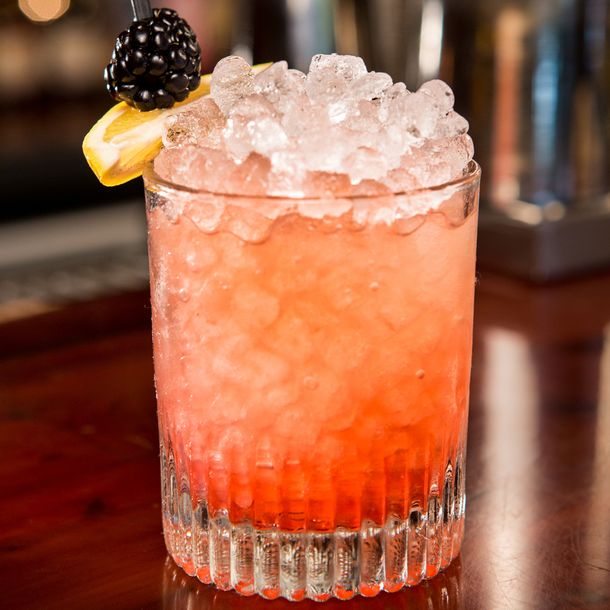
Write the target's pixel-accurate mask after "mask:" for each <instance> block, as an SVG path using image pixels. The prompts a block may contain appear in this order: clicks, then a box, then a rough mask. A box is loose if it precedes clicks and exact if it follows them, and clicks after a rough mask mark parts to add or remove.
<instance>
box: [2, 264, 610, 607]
mask: <svg viewBox="0 0 610 610" xmlns="http://www.w3.org/2000/svg"><path fill="white" fill-rule="evenodd" d="M149 316H150V309H149V306H148V304H147V295H146V294H144V293H134V294H128V295H123V296H116V297H112V298H107V299H105V300H100V301H96V302H91V303H85V304H80V305H74V306H70V307H66V308H63V309H60V310H58V311H53V312H50V313H47V314H44V315H38V316H36V317H32V318H29V319H26V320H21V321H17V322H12V323H8V324H4V325H1V326H0V456H1V458H2V459H1V461H0V608H2V609H5V608H6V609H7V610H26V609H27V610H32V609H34V610H37V609H42V610H72V609H78V610H81V609H87V610H106V609H114V610H119V609H124V610H132V609H134V610H135V609H163V610H182V609H188V610H200V609H205V610H212V609H214V610H221V609H222V610H224V609H229V608H230V609H238V610H239V609H250V608H256V609H263V610H264V609H268V608H272V609H273V610H279V609H281V608H288V607H290V608H299V609H303V610H305V609H306V608H313V607H314V604H313V602H301V604H300V605H299V606H295V605H292V604H290V603H289V602H284V601H275V602H268V601H265V600H262V599H258V598H241V597H238V596H237V595H236V594H234V593H227V592H220V591H216V590H215V589H214V588H213V587H210V586H205V585H201V584H199V583H198V582H197V581H195V580H193V579H191V578H189V577H186V576H185V575H183V573H182V572H181V571H180V570H179V569H177V568H175V567H174V566H173V565H172V563H171V561H169V560H168V559H167V556H166V553H165V548H164V544H163V537H162V532H161V514H160V489H159V487H160V484H159V456H158V438H157V423H156V414H155V400H154V391H153V381H152V378H153V372H152V358H151V338H150V329H149ZM475 319H476V323H475V341H474V363H473V381H472V399H471V414H470V428H469V439H468V465H467V475H466V481H467V498H468V501H467V520H466V538H465V541H464V546H463V550H462V554H461V557H460V558H459V559H458V560H457V561H456V562H454V564H453V565H452V566H451V567H450V568H449V569H448V570H447V571H446V572H445V573H443V574H441V575H439V576H438V577H437V578H435V579H433V580H432V581H431V582H429V583H426V584H424V585H421V586H419V587H415V588H412V589H404V590H403V591H401V592H399V593H394V594H391V595H388V594H381V595H379V596H378V597H376V598H374V599H355V600H352V601H350V602H339V601H337V600H332V601H330V602H326V606H325V607H326V608H329V609H330V608H333V609H334V608H339V607H340V608H345V609H346V610H349V609H355V608H362V609H364V610H372V609H377V608H380V609H381V608H387V609H397V610H398V609H410V608H416V609H418V610H419V609H422V610H424V609H426V610H430V609H436V608H439V609H441V608H442V609H449V608H451V609H454V608H455V609H457V608H463V609H467V610H471V609H478V608H480V609H485V610H489V609H492V610H496V609H503V608H507V609H521V608H523V609H529V608H535V609H538V608H542V609H546V608H548V609H562V608H600V609H601V608H610V273H606V274H601V275H597V276H594V277H589V278H586V279H581V280H578V281H572V282H567V283H562V284H555V285H552V286H544V287H536V286H531V285H528V284H525V283H520V282H518V281H516V280H511V279H507V278H502V277H499V276H493V275H490V274H487V273H482V274H481V275H480V276H479V282H478V287H477V301H476V311H475ZM315 607H316V608H320V606H318V605H316V606H315Z"/></svg>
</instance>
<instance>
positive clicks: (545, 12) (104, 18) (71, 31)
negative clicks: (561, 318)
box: [0, 0, 610, 319]
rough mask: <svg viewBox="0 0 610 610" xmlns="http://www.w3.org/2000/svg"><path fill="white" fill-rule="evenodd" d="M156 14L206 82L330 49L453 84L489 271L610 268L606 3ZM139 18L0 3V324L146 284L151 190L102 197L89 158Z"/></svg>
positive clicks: (88, 8) (77, 6) (188, 5)
mask: <svg viewBox="0 0 610 610" xmlns="http://www.w3.org/2000/svg"><path fill="white" fill-rule="evenodd" d="M152 4H153V6H168V7H172V8H175V9H176V10H178V12H179V13H180V14H181V15H182V16H183V17H185V18H186V19H187V20H188V21H189V23H190V24H191V25H192V27H193V28H194V30H195V31H196V32H197V35H198V38H199V41H200V43H201V46H202V52H203V71H204V72H209V71H211V70H212V69H213V66H214V64H215V63H216V61H218V59H220V58H221V57H223V56H225V55H227V54H230V53H235V54H240V55H242V56H244V57H246V58H247V59H248V60H250V61H253V62H263V61H271V60H274V59H279V58H287V59H288V60H289V62H290V64H291V65H292V66H294V67H298V68H300V69H306V68H307V66H308V64H309V61H310V58H311V56H312V55H313V54H315V53H320V52H333V51H337V52H340V53H351V54H358V55H362V56H363V57H364V59H365V61H366V62H367V65H368V67H369V69H374V70H382V71H386V72H388V73H389V74H391V76H392V77H393V78H394V79H395V80H404V81H405V82H406V84H407V86H408V87H409V88H410V89H415V88H417V86H418V85H419V84H421V83H422V82H423V81H425V80H428V79H430V78H435V77H440V78H442V79H444V80H446V81H447V82H448V83H449V84H450V85H451V86H452V87H453V89H454V91H455V94H456V108H457V110H458V111H459V112H460V113H461V114H463V115H464V116H466V117H467V118H468V119H469V121H470V126H471V134H472V136H473V139H474V142H475V150H476V158H477V159H478V161H479V162H480V164H481V165H482V167H483V175H484V180H483V186H482V204H481V232H480V244H479V261H480V265H481V266H482V267H483V268H486V267H487V268H491V269H497V270H500V271H503V272H507V273H509V274H513V275H517V276H520V277H523V278H527V279H528V280H534V281H537V282H544V281H549V280H556V279H561V278H564V277H573V276H575V275H579V274H583V273H589V272H591V271H593V270H596V269H600V268H605V267H607V266H609V265H610V195H609V190H610V189H609V182H610V151H609V146H610V117H609V106H608V105H609V94H610V46H609V44H608V36H609V34H610V8H609V3H608V1H607V0H537V1H536V2H534V1H526V0H374V1H373V0H188V1H186V0H164V1H163V2H154V1H153V2H152ZM130 19H131V7H130V5H129V2H128V1H127V0H104V1H102V0H0V142H2V146H1V147H0V192H1V193H2V197H1V199H2V203H3V205H2V206H0V302H2V303H4V305H5V306H4V310H3V311H4V312H5V313H4V314H0V319H1V316H2V315H4V316H5V317H11V316H14V315H17V314H15V311H24V309H23V308H24V306H26V305H25V303H28V305H27V306H26V309H27V307H31V308H33V309H36V307H38V305H37V304H36V303H37V299H38V301H39V300H40V298H41V295H42V296H44V297H45V299H46V300H47V301H49V300H53V299H55V300H62V299H73V298H77V299H86V298H89V297H91V296H92V295H95V294H98V293H99V292H104V291H112V290H122V289H124V288H125V287H131V286H136V285H145V283H146V257H145V244H144V239H145V228H144V224H143V199H142V195H141V189H142V187H141V184H140V183H139V181H134V182H132V183H130V184H127V185H125V186H122V187H118V188H113V189H107V188H105V187H102V186H101V185H99V184H98V182H97V180H96V179H95V178H94V176H93V174H92V173H91V172H90V170H89V169H88V167H87V165H86V162H85V160H84V158H83V156H82V153H81V142H82V138H83V136H84V134H85V133H86V132H87V131H88V129H89V128H90V127H91V125H92V124H93V123H94V122H95V121H96V120H97V119H98V118H99V117H100V116H101V115H102V113H103V112H104V111H105V110H106V109H107V108H109V107H110V105H111V104H112V101H111V100H110V98H109V97H108V96H107V94H106V93H105V89H104V83H103V78H102V72H103V69H104V67H105V65H106V63H107V62H108V60H109V57H110V53H111V51H112V46H113V43H114V39H115V37H116V35H117V34H118V33H119V32H120V31H121V30H122V29H124V28H125V27H126V26H127V25H128V24H129V22H130ZM49 295H54V296H52V297H50V296H49ZM15 301H18V302H19V306H18V307H17V309H15V308H12V309H11V308H10V307H7V306H6V304H7V303H9V302H11V303H13V302H15Z"/></svg>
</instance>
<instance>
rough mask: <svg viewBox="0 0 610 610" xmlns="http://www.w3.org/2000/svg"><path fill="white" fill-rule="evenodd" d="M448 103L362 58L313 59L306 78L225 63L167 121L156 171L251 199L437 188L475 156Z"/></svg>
mask: <svg viewBox="0 0 610 610" xmlns="http://www.w3.org/2000/svg"><path fill="white" fill-rule="evenodd" d="M453 103H454V97H453V92H452V91H451V89H450V88H449V86H448V85H447V84H445V83H444V82H442V81H440V80H432V81H429V82H427V83H424V84H423V85H422V86H421V87H420V88H419V89H418V90H417V91H415V92H410V91H408V90H407V88H406V87H405V85H404V84H403V83H392V79H391V78H390V76H388V75H387V74H384V73H381V72H368V71H367V69H366V66H365V65H364V62H363V61H362V59H360V58H359V57H353V56H349V55H316V56H315V57H314V58H313V59H312V61H311V65H310V67H309V73H308V74H307V75H305V74H303V73H302V72H299V71H298V70H292V69H289V68H288V65H287V64H286V62H284V61H280V62H277V63H274V64H272V65H271V66H270V67H269V68H267V69H266V70H264V71H263V72H260V73H259V74H256V75H254V73H253V71H252V68H251V66H250V65H249V64H248V63H247V62H246V61H244V60H243V59H241V58H240V57H235V56H232V57H227V58H225V59H223V60H221V61H220V62H219V63H218V64H217V65H216V68H215V69H214V73H213V75H212V81H211V95H210V96H209V97H206V98H203V99H200V100H197V101H195V102H193V103H191V104H189V106H188V110H186V111H183V112H181V113H179V114H174V115H172V116H171V117H170V118H169V119H168V122H167V125H166V132H165V135H164V138H163V143H164V146H165V148H164V150H163V151H162V152H161V154H160V156H159V157H158V159H157V164H156V168H157V171H159V172H160V173H161V175H163V176H164V177H166V178H169V179H172V180H174V181H175V182H178V183H181V184H185V185H186V186H189V187H192V188H203V189H206V190H210V191H213V192H224V193H233V194H236V193H239V194H248V195H252V194H255V195H262V194H270V195H285V196H297V197H298V196H301V197H302V196H315V195H317V194H325V195H327V194H329V193H335V194H337V195H339V196H345V195H348V194H353V193H363V192H364V193H365V194H367V193H369V192H376V191H377V192H381V193H383V192H385V193H389V192H395V193H396V192H402V191H409V190H412V189H414V188H421V187H426V186H433V185H435V184H441V183H443V182H446V181H448V180H451V179H454V178H456V177H458V176H460V175H461V174H462V172H463V170H464V168H465V167H466V166H467V165H468V162H469V161H470V160H471V159H472V155H473V146H472V140H471V139H470V136H468V134H467V131H468V122H467V121H466V119H464V118H463V117H462V116H460V115H459V114H457V113H456V112H455V111H454V110H453ZM341 176H345V177H346V180H345V181H342V180H341ZM338 185H340V188H339V190H337V187H338Z"/></svg>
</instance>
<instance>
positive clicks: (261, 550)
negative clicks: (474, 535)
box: [162, 455, 465, 601]
mask: <svg viewBox="0 0 610 610" xmlns="http://www.w3.org/2000/svg"><path fill="white" fill-rule="evenodd" d="M163 458H164V456H163V455H162V465H163V468H162V470H163V472H162V475H163V490H164V494H163V529H164V535H165V543H166V545H167V549H168V551H169V553H170V555H171V556H172V557H173V559H174V561H175V562H176V563H177V564H178V565H179V566H181V567H182V568H183V569H184V571H185V572H186V573H187V574H189V575H191V576H196V577H197V578H198V579H199V580H200V581H202V582H204V583H214V584H215V586H216V587H218V588H219V589H223V590H228V589H235V590H236V591H237V592H238V593H241V594H242V595H254V594H255V593H258V594H259V595H261V596H262V597H265V598H267V599H275V598H277V597H285V598H287V599H289V600H293V601H300V600H302V599H305V598H309V599H313V600H316V601H324V600H326V599H329V598H330V597H333V596H334V597H337V598H339V599H350V598H351V597H353V596H354V595H356V594H360V595H364V596H367V597H371V596H374V595H377V594H378V593H379V592H380V591H382V590H384V591H389V592H392V591H398V590H399V589H401V588H402V587H403V586H405V585H406V586H412V585H416V584H418V583H419V582H421V581H422V580H424V579H429V578H432V577H433V576H435V575H436V574H438V572H439V571H440V570H442V569H443V568H445V567H447V566H448V565H449V564H450V563H451V561H452V559H453V558H454V557H455V556H456V555H457V554H458V553H459V550H460V545H461V541H462V537H463V531H464V509H465V495H464V485H463V467H462V464H461V463H460V462H461V460H458V461H457V463H456V465H455V467H454V466H452V465H451V464H448V465H447V468H446V470H445V480H444V484H443V486H442V489H441V490H439V489H438V488H437V486H433V488H432V489H431V490H430V492H429V494H428V500H427V504H426V506H423V507H422V506H419V505H418V504H417V503H414V504H412V505H411V508H410V512H409V516H408V518H407V519H403V520H401V519H398V518H394V517H389V518H388V519H387V521H386V523H385V525H384V526H383V527H381V526H379V525H377V524H375V523H372V522H364V523H362V526H361V527H360V529H359V530H346V529H336V530H334V531H331V532H294V531H283V530H280V529H265V530H259V529H256V528H254V527H253V526H252V525H251V524H249V523H240V524H233V523H231V522H230V520H229V517H228V513H227V512H225V511H218V512H217V513H216V514H215V515H214V516H213V517H211V516H210V515H209V514H208V508H207V504H206V502H205V501H199V502H198V503H197V504H196V505H195V508H193V502H192V499H191V495H190V492H189V488H188V484H186V481H183V482H182V483H180V482H179V480H178V478H177V477H176V474H175V470H174V468H173V467H172V464H171V460H170V463H169V464H168V463H167V461H166V460H165V459H163Z"/></svg>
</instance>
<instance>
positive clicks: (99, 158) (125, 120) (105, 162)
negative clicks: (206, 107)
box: [83, 64, 271, 186]
mask: <svg viewBox="0 0 610 610" xmlns="http://www.w3.org/2000/svg"><path fill="white" fill-rule="evenodd" d="M270 65H271V64H260V65H258V66H253V67H252V70H253V71H254V72H255V73H256V72H261V71H262V70H264V69H265V68H268V67H269V66H270ZM211 79H212V75H211V74H206V75H205V76H202V77H201V84H200V85H199V87H198V88H197V89H195V91H193V92H192V93H191V94H190V95H189V96H188V98H187V99H186V100H184V101H183V102H179V103H177V104H175V105H174V106H173V107H172V108H168V109H164V110H151V111H149V112H140V111H139V110H137V109H135V108H132V107H131V106H128V105H127V104H126V103H125V102H120V103H119V104H116V105H115V106H113V107H112V108H111V109H110V110H109V111H108V112H107V113H106V114H105V115H104V116H103V117H102V118H101V119H100V120H99V121H98V122H97V123H96V124H95V125H94V126H93V127H92V128H91V129H90V130H89V133H88V134H87V135H86V136H85V139H84V140H83V153H84V155H85V159H87V163H89V167H91V169H92V170H93V173H94V174H95V175H96V176H97V179H98V180H99V181H100V182H101V183H102V184H103V185H105V186H117V185H119V184H123V183H125V182H129V181H130V180H133V179H134V178H138V177H139V176H141V175H142V170H143V168H144V166H145V165H146V163H147V162H148V161H150V160H151V159H154V158H155V157H156V156H157V154H158V153H159V151H160V150H161V146H162V143H161V137H162V135H163V129H164V125H165V121H166V119H167V117H168V116H170V115H172V114H176V113H179V112H182V111H183V110H185V109H186V108H187V107H188V105H189V104H191V103H192V102H194V101H195V100H197V99H199V98H201V97H203V96H205V95H208V93H209V92H210V81H211Z"/></svg>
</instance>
